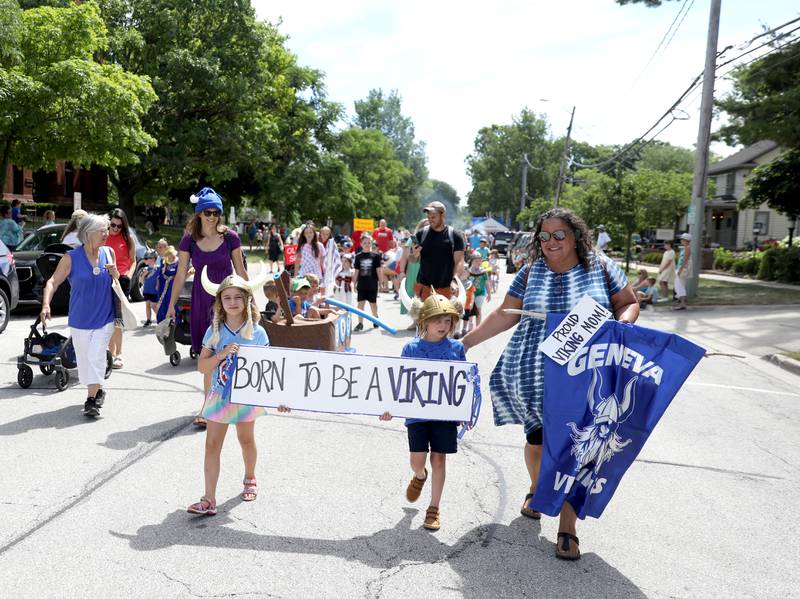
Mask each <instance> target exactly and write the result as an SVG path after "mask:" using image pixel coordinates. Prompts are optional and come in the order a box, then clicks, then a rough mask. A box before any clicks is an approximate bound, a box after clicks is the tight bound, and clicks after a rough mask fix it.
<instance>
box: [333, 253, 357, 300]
mask: <svg viewBox="0 0 800 599" xmlns="http://www.w3.org/2000/svg"><path fill="white" fill-rule="evenodd" d="M335 297H336V299H338V300H339V301H340V302H344V303H346V304H352V303H353V258H352V256H351V255H350V254H343V255H342V270H340V271H339V273H338V274H337V275H336V293H335Z"/></svg>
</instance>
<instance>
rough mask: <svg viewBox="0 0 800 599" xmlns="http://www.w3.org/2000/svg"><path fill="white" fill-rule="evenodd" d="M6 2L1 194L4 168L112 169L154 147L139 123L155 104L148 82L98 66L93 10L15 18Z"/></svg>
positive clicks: (100, 26)
mask: <svg viewBox="0 0 800 599" xmlns="http://www.w3.org/2000/svg"><path fill="white" fill-rule="evenodd" d="M3 2H4V4H3V5H2V7H0V8H2V11H0V12H2V14H3V16H2V17H0V26H2V29H3V31H2V33H3V34H2V36H1V37H2V38H3V41H2V42H0V48H1V49H2V50H0V98H1V99H2V100H3V101H2V103H0V187H2V184H3V183H4V178H5V173H6V165H7V164H8V163H9V162H13V163H14V164H18V165H22V166H27V167H30V168H34V169H39V168H43V169H52V168H53V165H54V163H55V161H56V160H65V161H68V162H72V163H73V164H74V165H76V166H90V165H91V164H98V165H101V166H106V167H115V166H118V165H123V164H130V163H133V162H135V161H137V160H138V159H139V156H140V155H141V153H144V152H146V151H147V150H148V149H149V148H151V147H152V146H153V145H154V144H155V140H154V138H153V137H152V136H150V135H149V134H148V133H147V132H146V131H145V130H144V129H143V127H142V122H141V119H142V117H143V115H144V114H145V113H146V111H147V110H148V108H149V106H150V105H151V104H152V103H153V102H154V101H155V100H156V96H155V93H154V92H153V88H152V87H151V85H150V82H149V80H148V78H147V77H142V76H137V75H134V74H131V73H130V72H127V71H125V70H124V69H123V68H121V67H120V66H119V65H114V64H102V63H99V62H97V61H96V60H95V57H96V56H97V55H99V54H102V53H103V52H104V51H105V49H106V47H107V44H108V34H107V30H106V27H105V25H104V23H103V20H102V18H101V16H100V10H99V8H98V6H97V4H95V3H94V2H85V3H82V4H80V5H72V6H70V7H67V8H59V7H48V6H44V7H39V8H32V9H29V10H25V11H20V10H19V7H18V6H16V3H14V2H8V1H7V0H3Z"/></svg>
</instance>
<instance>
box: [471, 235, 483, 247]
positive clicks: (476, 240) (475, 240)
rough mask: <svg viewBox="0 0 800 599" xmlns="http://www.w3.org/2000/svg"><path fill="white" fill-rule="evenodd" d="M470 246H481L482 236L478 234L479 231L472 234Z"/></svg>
mask: <svg viewBox="0 0 800 599" xmlns="http://www.w3.org/2000/svg"><path fill="white" fill-rule="evenodd" d="M469 247H471V248H472V249H473V250H477V249H478V248H479V247H481V236H480V235H478V234H477V233H473V234H472V235H470V236H469Z"/></svg>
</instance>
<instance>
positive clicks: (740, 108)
mask: <svg viewBox="0 0 800 599" xmlns="http://www.w3.org/2000/svg"><path fill="white" fill-rule="evenodd" d="M798 73H800V44H798V43H794V44H790V45H787V46H786V47H785V48H783V49H781V50H777V51H775V52H773V53H772V54H769V55H768V56H765V57H764V58H762V59H760V60H757V61H755V62H753V63H752V64H750V65H747V66H744V67H741V68H739V69H737V70H735V71H734V72H733V75H732V78H733V90H732V91H731V93H729V94H728V95H727V96H725V97H724V98H722V99H721V100H718V101H717V103H716V104H717V106H718V107H719V108H720V109H721V110H723V111H724V112H726V113H727V115H728V118H729V122H728V124H726V125H725V126H723V127H721V128H720V130H719V133H718V136H719V137H721V138H722V139H723V140H725V141H726V142H727V143H728V144H730V145H737V144H753V143H755V142H757V141H761V140H763V139H771V140H773V141H776V142H778V143H779V144H781V145H783V146H784V147H787V148H800V77H798V76H797V74H798Z"/></svg>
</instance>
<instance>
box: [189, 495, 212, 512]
mask: <svg viewBox="0 0 800 599" xmlns="http://www.w3.org/2000/svg"><path fill="white" fill-rule="evenodd" d="M186 511H187V512H189V513H190V514H198V515H200V516H216V515H217V504H216V503H214V502H212V501H211V500H209V499H208V498H207V497H201V498H200V501H198V502H197V503H193V504H192V505H190V506H189V507H188V508H186Z"/></svg>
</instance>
